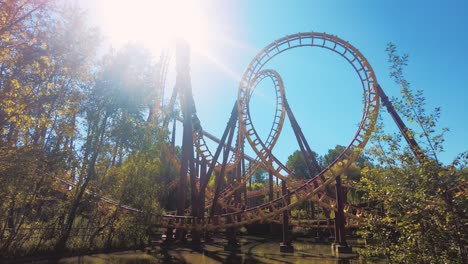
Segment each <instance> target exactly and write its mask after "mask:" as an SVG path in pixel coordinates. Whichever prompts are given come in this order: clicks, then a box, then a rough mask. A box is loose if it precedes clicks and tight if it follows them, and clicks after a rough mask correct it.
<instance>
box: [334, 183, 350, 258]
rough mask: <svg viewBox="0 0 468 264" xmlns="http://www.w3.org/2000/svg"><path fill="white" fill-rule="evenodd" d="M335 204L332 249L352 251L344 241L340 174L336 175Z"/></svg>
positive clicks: (342, 251)
mask: <svg viewBox="0 0 468 264" xmlns="http://www.w3.org/2000/svg"><path fill="white" fill-rule="evenodd" d="M335 190H336V204H337V212H336V213H335V242H334V243H333V244H332V250H333V252H334V253H337V254H339V253H352V248H351V247H350V246H348V243H347V242H346V229H345V223H346V222H345V221H346V219H345V217H344V211H343V208H344V200H343V188H342V185H341V176H338V177H336V185H335Z"/></svg>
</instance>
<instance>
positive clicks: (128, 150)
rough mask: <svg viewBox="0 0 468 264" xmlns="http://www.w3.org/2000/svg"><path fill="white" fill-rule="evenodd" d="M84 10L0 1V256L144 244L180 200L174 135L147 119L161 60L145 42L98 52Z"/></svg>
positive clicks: (48, 3) (44, 3) (29, 0)
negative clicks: (171, 146)
mask: <svg viewBox="0 0 468 264" xmlns="http://www.w3.org/2000/svg"><path fill="white" fill-rule="evenodd" d="M84 19H85V16H84V14H83V13H82V11H80V10H78V9H77V8H76V6H68V5H67V4H66V3H63V2H61V1H60V2H57V3H56V2H55V1H37V0H19V1H18V0H6V1H0V180H1V181H2V185H1V186H0V197H1V199H0V252H1V256H12V255H30V254H40V253H47V252H49V253H50V252H51V251H53V250H70V251H79V250H89V249H98V248H100V249H102V248H112V247H130V246H137V245H138V246H139V245H141V244H142V241H147V236H148V234H147V232H146V230H148V227H150V226H152V225H153V224H154V223H155V221H156V220H155V219H156V218H157V217H158V215H160V214H161V204H163V203H164V204H171V203H173V199H171V198H170V195H172V194H173V193H174V192H173V191H172V190H171V189H169V188H166V186H169V185H170V183H171V182H172V181H173V180H174V178H175V173H174V168H172V167H171V166H170V165H169V164H170V163H169V162H168V160H167V157H166V155H165V154H164V153H162V149H163V148H162V147H161V146H162V144H164V142H165V140H166V138H167V135H166V134H165V133H164V132H163V131H162V129H161V128H159V127H157V126H156V125H155V124H149V123H147V122H146V120H145V119H146V115H147V109H148V105H150V104H152V103H153V100H154V98H152V97H150V96H148V95H154V94H155V92H154V91H155V87H154V85H155V84H156V83H157V82H156V78H157V77H158V76H157V74H156V72H157V67H156V64H155V63H154V62H153V61H152V56H151V54H150V53H149V52H148V51H147V50H145V49H143V48H142V47H140V46H138V45H127V46H126V47H125V48H123V49H122V50H120V51H110V52H109V53H108V54H107V55H104V56H103V57H102V58H101V59H100V60H96V50H97V48H98V45H99V42H100V37H99V34H98V32H97V31H96V30H94V29H91V28H88V27H86V26H85V23H84ZM59 178H60V179H66V180H68V181H70V182H72V183H73V185H72V186H69V185H67V184H65V183H63V182H62V181H59V180H58V179H59ZM102 197H106V199H111V200H112V202H109V201H108V200H105V199H104V200H103V199H102ZM120 205H125V206H129V207H132V208H135V209H137V210H140V211H141V212H132V211H129V210H126V209H124V208H122V207H120Z"/></svg>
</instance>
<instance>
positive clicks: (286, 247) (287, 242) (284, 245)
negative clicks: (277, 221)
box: [280, 181, 294, 253]
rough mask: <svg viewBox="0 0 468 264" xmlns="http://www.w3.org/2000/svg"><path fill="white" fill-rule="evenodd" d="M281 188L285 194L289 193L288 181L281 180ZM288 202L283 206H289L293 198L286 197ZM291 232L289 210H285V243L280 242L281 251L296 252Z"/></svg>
mask: <svg viewBox="0 0 468 264" xmlns="http://www.w3.org/2000/svg"><path fill="white" fill-rule="evenodd" d="M281 189H282V192H283V195H286V194H288V189H287V188H286V182H285V181H282V182H281ZM286 203H287V204H283V206H288V205H289V204H290V203H291V198H290V197H289V196H288V198H286ZM291 240H292V239H291V234H290V233H289V210H284V211H283V243H281V244H280V252H289V253H292V252H294V247H293V245H292V243H291Z"/></svg>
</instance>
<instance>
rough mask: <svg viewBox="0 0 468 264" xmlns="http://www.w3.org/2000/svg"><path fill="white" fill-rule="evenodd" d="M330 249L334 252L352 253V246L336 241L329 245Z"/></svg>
mask: <svg viewBox="0 0 468 264" xmlns="http://www.w3.org/2000/svg"><path fill="white" fill-rule="evenodd" d="M331 248H332V251H333V253H334V254H351V253H353V248H352V247H351V246H348V245H340V244H338V243H333V244H332V245H331Z"/></svg>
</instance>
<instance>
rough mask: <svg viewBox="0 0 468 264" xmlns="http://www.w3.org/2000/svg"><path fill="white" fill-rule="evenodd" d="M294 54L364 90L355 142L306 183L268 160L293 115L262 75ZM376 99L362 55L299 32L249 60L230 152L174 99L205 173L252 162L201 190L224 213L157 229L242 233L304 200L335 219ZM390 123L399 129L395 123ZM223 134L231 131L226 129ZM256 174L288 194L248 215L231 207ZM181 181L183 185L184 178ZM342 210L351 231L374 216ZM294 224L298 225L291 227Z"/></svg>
mask: <svg viewBox="0 0 468 264" xmlns="http://www.w3.org/2000/svg"><path fill="white" fill-rule="evenodd" d="M298 48H321V49H325V50H329V51H331V52H333V53H335V54H337V55H339V56H340V57H342V58H343V59H345V60H346V61H347V62H348V64H349V65H350V66H351V67H352V68H353V69H354V71H355V73H356V75H357V77H358V78H359V80H360V84H361V89H362V91H363V111H362V113H363V114H362V117H361V121H360V122H359V125H358V128H357V131H356V132H355V134H354V136H353V138H352V140H351V141H350V143H349V144H348V146H347V147H346V148H345V150H344V151H343V152H342V153H341V154H340V155H339V156H338V157H337V158H336V160H334V161H333V162H332V163H331V164H330V165H329V166H327V167H326V168H323V169H321V170H320V171H319V172H317V173H316V174H315V175H311V176H312V178H311V179H308V180H304V179H301V178H300V177H298V176H297V175H295V174H294V172H292V171H291V170H289V169H288V168H287V167H286V166H285V165H284V164H283V163H282V162H280V161H279V160H278V159H277V157H275V155H274V154H273V150H274V147H275V144H276V142H277V140H278V138H279V136H280V134H281V131H282V128H283V125H284V120H285V118H286V113H287V114H288V118H289V119H290V120H291V119H294V116H293V115H292V111H291V109H290V108H289V105H288V102H287V97H286V92H285V85H284V83H283V80H282V79H281V76H280V75H279V73H278V72H276V71H275V70H272V69H264V68H266V65H267V63H268V62H269V61H270V60H271V59H273V58H274V57H276V56H278V55H280V54H284V53H287V51H289V50H292V49H298ZM168 63H169V60H168V59H167V60H164V61H163V64H168ZM167 68H168V66H167V65H162V68H161V69H162V70H161V74H163V75H166V74H167ZM160 79H161V80H165V79H166V76H161V78H160ZM265 79H270V80H271V81H272V82H273V86H274V92H275V96H276V108H275V113H274V120H273V124H272V126H271V128H270V132H269V133H268V136H267V138H266V139H265V140H262V139H261V138H260V136H259V135H258V133H257V130H256V129H255V126H254V124H253V122H252V118H251V111H250V99H251V97H252V96H253V90H254V89H255V88H256V87H257V85H258V84H259V83H260V82H262V81H264V80H265ZM159 86H161V87H164V85H163V84H159ZM178 89H181V88H180V87H178V86H177V85H176V87H175V88H174V90H173V93H172V96H171V99H170V101H169V107H168V108H169V109H171V108H173V107H174V105H175V100H176V99H177V97H181V96H182V95H181V91H179V90H178ZM178 93H179V95H178ZM380 99H382V100H383V101H384V102H385V100H386V95H385V94H384V93H383V91H382V90H381V88H380V86H379V85H378V83H377V79H376V76H375V73H374V71H373V70H372V67H371V66H370V64H369V63H368V61H367V59H366V58H365V57H364V56H363V55H362V54H361V52H360V51H359V50H357V49H356V48H355V47H353V46H352V45H351V44H349V43H348V42H346V41H344V40H342V39H340V38H338V37H336V36H333V35H329V34H326V33H316V32H309V33H297V34H294V35H289V36H286V37H283V38H280V39H278V40H276V41H274V42H272V43H271V44H269V45H268V46H266V47H265V48H263V49H262V50H261V51H260V52H259V53H258V54H257V55H256V56H255V57H254V59H253V60H252V61H251V62H250V64H249V65H248V67H247V68H246V70H245V71H244V74H243V76H242V78H241V81H240V84H239V88H238V96H237V103H236V104H237V105H236V109H235V110H236V111H237V112H236V117H237V123H236V125H235V127H233V128H231V131H234V128H236V129H237V132H236V142H235V146H234V147H232V146H231V144H230V143H226V142H225V141H224V140H223V139H218V138H217V137H215V136H214V135H212V134H210V133H208V132H206V131H203V129H201V126H198V124H197V122H199V120H198V117H197V116H196V111H195V106H194V102H193V98H191V99H190V98H189V100H187V98H181V99H180V100H179V101H180V107H181V108H184V107H189V106H188V105H187V104H192V103H193V113H192V116H190V118H192V120H193V121H195V123H196V127H195V126H194V129H193V133H192V139H191V140H192V141H193V144H194V146H195V150H196V152H197V153H198V155H199V157H200V159H203V160H204V161H206V163H207V166H208V167H209V166H212V168H214V169H213V170H214V171H215V172H217V173H221V172H224V173H226V174H227V173H229V172H234V170H237V169H239V166H240V165H241V164H242V163H243V162H244V161H245V160H246V161H248V163H249V165H248V166H246V167H245V168H242V169H241V173H240V175H238V176H239V177H237V178H235V179H233V180H232V181H231V182H229V183H227V185H226V186H224V187H223V190H222V191H220V192H219V193H217V191H216V190H213V189H210V188H207V189H206V193H205V194H204V195H205V196H204V199H206V201H207V203H206V204H205V208H204V209H205V210H207V209H209V208H210V207H211V206H212V204H213V203H217V204H220V205H221V206H222V207H223V208H226V209H228V210H227V213H221V214H214V215H212V216H206V214H205V215H202V216H190V215H188V214H189V213H188V212H189V211H187V210H186V213H185V215H175V213H168V214H166V215H164V216H162V217H161V218H160V219H159V223H158V226H161V227H167V228H176V229H187V230H189V229H190V230H217V229H226V228H230V227H239V226H242V225H245V224H249V223H252V222H256V221H280V220H277V219H279V218H278V216H279V215H280V214H282V213H284V212H286V211H288V210H290V209H292V208H294V207H296V206H298V205H300V204H302V203H303V202H305V201H312V202H314V203H315V204H318V205H319V206H321V207H322V208H324V209H326V210H329V211H335V212H337V211H338V208H337V199H336V198H335V197H333V196H331V195H329V193H328V192H327V188H329V186H332V185H334V184H335V182H336V179H337V177H338V176H340V175H342V174H343V172H344V171H345V170H346V169H347V168H348V167H349V166H350V165H351V164H352V163H353V162H354V161H355V160H356V158H357V157H358V155H359V153H360V152H361V151H362V150H363V149H364V147H365V145H366V143H367V142H368V140H369V138H370V136H371V133H372V132H373V130H374V127H375V124H376V120H377V116H378V111H379V104H380ZM387 104H388V103H387ZM190 107H192V106H190ZM387 107H388V105H387ZM392 117H394V116H392ZM170 118H172V119H173V120H174V121H173V122H176V121H177V120H179V121H182V122H183V121H184V120H183V119H182V118H180V117H174V116H171V117H166V118H165V121H164V123H163V126H164V127H165V128H166V129H167V125H168V120H169V119H170ZM185 118H187V117H185ZM394 119H395V117H394ZM395 120H396V122H397V123H398V121H397V120H398V118H396V119H395ZM291 121H292V120H291ZM294 121H295V120H294ZM399 122H400V123H402V122H401V120H400V121H399ZM398 125H399V128H400V130H401V131H404V129H405V127H404V124H403V125H402V124H398ZM174 127H175V126H174ZM226 131H228V129H227V130H226ZM232 133H234V132H232ZM296 136H297V135H296ZM173 138H174V136H173ZM224 138H225V137H224ZM206 139H209V140H212V141H214V142H216V143H217V144H218V146H219V147H218V150H217V153H218V154H215V155H213V154H212V151H211V150H210V149H209V147H208V144H207V141H206ZM245 139H246V140H247V142H248V143H249V145H250V147H251V148H252V150H253V151H254V153H255V155H256V157H255V158H253V157H250V156H248V155H245V153H244V152H243V148H244V142H245ZM298 141H299V140H298ZM407 141H408V143H409V144H413V143H412V141H411V140H407ZM172 146H174V140H173V142H172ZM221 147H222V148H223V149H224V150H225V151H224V153H225V155H228V154H230V156H231V157H230V159H229V161H227V162H220V161H219V160H218V156H219V150H220V149H221ZM411 147H412V149H413V152H414V153H415V155H417V156H418V155H422V154H421V151H420V149H419V147H418V146H417V145H416V146H411ZM165 148H166V149H165V152H166V153H167V157H168V158H169V161H170V163H171V164H172V166H174V168H176V169H177V170H180V168H181V165H180V164H181V163H180V161H179V160H178V159H177V157H176V156H175V154H174V151H173V150H172V149H171V147H170V146H169V145H167V146H166V147H165ZM197 162H198V161H197ZM259 169H263V170H265V171H267V172H270V173H271V174H272V175H273V176H274V177H276V178H277V179H280V180H282V181H283V182H285V183H286V185H287V192H286V193H283V194H282V195H281V196H280V197H278V198H276V199H272V200H271V201H268V202H265V203H263V204H261V205H259V206H254V207H250V208H246V206H245V204H244V205H242V204H241V203H239V201H235V199H234V197H235V193H236V191H239V190H240V189H241V188H243V187H245V186H246V184H247V182H248V181H249V179H250V178H251V177H252V176H253V175H254V174H255V172H256V171H257V170H259ZM189 174H190V173H187V177H189ZM182 175H183V174H182ZM210 176H211V175H207V177H210ZM182 179H183V180H184V181H185V178H182ZM179 180H180V179H177V180H174V181H173V182H172V183H170V186H169V187H171V188H172V187H175V186H177V185H179V184H180V182H179ZM60 181H62V182H63V183H67V184H69V185H70V186H73V185H72V184H73V183H72V182H66V181H63V180H62V179H60ZM186 182H188V181H186ZM191 184H193V182H191ZM195 184H196V187H195V188H193V189H192V190H195V189H197V188H198V190H200V189H203V188H202V187H201V183H200V178H198V179H197V181H196V182H195ZM467 186H468V184H467V183H466V182H462V183H461V184H459V185H458V186H457V187H454V188H452V189H451V190H450V191H451V192H453V193H455V194H466V193H467ZM278 187H279V186H277V187H276V188H274V189H273V191H274V192H277V193H278V191H279V188H278ZM269 191H271V190H269V189H262V190H256V191H251V192H249V193H247V194H246V197H247V198H252V197H257V196H261V195H265V194H266V193H268V192H269ZM90 194H92V195H96V196H98V197H99V198H100V199H101V200H103V201H104V202H106V203H109V204H113V205H115V206H120V207H121V208H124V209H126V210H129V211H132V212H135V213H141V211H140V210H138V209H135V208H131V207H127V206H123V205H120V203H118V202H117V201H115V200H112V199H108V198H106V197H104V196H99V194H97V193H93V192H90ZM217 195H219V199H217V198H213V197H217ZM291 197H294V198H295V199H293V202H290V198H291ZM343 211H344V214H345V216H346V217H347V221H346V224H347V225H348V226H357V225H359V223H360V221H361V220H362V219H363V218H365V217H366V216H367V214H374V212H370V211H366V210H365V209H364V208H362V207H359V206H354V205H352V204H350V203H344V208H343ZM294 221H296V222H295V223H294ZM314 221H315V222H314ZM321 221H322V222H321ZM293 224H296V225H302V224H307V225H309V226H310V225H317V226H322V227H325V226H326V227H327V228H329V226H330V222H329V221H327V224H326V225H325V224H324V222H323V220H313V221H310V220H300V221H298V220H293Z"/></svg>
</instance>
